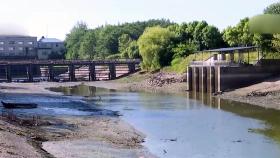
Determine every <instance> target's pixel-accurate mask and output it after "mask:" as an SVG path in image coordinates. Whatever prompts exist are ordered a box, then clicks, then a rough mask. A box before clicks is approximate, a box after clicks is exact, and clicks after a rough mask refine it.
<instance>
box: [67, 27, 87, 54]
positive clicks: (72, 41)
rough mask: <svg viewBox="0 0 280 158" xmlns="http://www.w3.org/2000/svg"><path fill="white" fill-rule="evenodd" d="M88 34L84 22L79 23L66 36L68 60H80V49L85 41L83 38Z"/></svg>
mask: <svg viewBox="0 0 280 158" xmlns="http://www.w3.org/2000/svg"><path fill="white" fill-rule="evenodd" d="M86 32H87V24H86V23H84V22H78V23H77V24H76V25H75V26H74V27H73V28H72V30H71V31H70V33H69V34H67V35H66V39H65V43H66V49H67V53H66V58H67V59H78V58H79V49H80V44H81V41H82V39H83V36H84V35H85V34H86Z"/></svg>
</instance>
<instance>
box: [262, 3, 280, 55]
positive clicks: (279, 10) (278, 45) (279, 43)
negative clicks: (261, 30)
mask: <svg viewBox="0 0 280 158" xmlns="http://www.w3.org/2000/svg"><path fill="white" fill-rule="evenodd" d="M264 14H280V2H277V3H273V4H271V5H269V6H268V7H267V8H265V9H264ZM261 38H262V39H263V40H264V41H265V42H263V43H265V47H266V48H268V47H269V46H270V45H272V49H274V50H276V51H277V52H280V34H274V35H262V37H261ZM268 41H271V43H270V42H268ZM268 49H269V48H268Z"/></svg>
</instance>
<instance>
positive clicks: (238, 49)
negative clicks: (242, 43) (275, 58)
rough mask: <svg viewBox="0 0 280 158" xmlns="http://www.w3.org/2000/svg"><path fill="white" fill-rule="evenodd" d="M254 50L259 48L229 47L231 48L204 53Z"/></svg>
mask: <svg viewBox="0 0 280 158" xmlns="http://www.w3.org/2000/svg"><path fill="white" fill-rule="evenodd" d="M253 48H257V47H256V46H250V47H229V48H219V49H212V50H205V51H204V52H221V53H225V52H233V51H245V50H250V49H253Z"/></svg>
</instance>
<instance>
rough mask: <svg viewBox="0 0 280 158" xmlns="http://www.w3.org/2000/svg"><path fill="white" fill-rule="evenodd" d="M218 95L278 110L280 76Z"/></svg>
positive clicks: (279, 102) (279, 106)
mask: <svg viewBox="0 0 280 158" xmlns="http://www.w3.org/2000/svg"><path fill="white" fill-rule="evenodd" d="M218 97H221V98H224V99H229V100H234V101H239V102H244V103H249V104H254V105H258V106H262V107H265V108H273V109H277V110H280V101H279V98H280V77H275V78H272V79H269V80H266V81H264V82H262V83H259V84H255V85H252V86H249V87H245V88H240V89H236V90H234V91H231V92H225V93H223V94H222V95H220V96H218Z"/></svg>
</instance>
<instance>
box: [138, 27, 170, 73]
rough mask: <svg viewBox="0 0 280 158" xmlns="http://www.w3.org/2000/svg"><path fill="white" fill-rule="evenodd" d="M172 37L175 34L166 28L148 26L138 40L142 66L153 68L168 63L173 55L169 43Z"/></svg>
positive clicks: (148, 68)
mask: <svg viewBox="0 0 280 158" xmlns="http://www.w3.org/2000/svg"><path fill="white" fill-rule="evenodd" d="M174 37H175V34H174V33H173V32H171V31H170V30H169V29H167V28H162V27H160V26H156V27H148V28H147V29H146V30H145V32H144V33H143V35H142V36H140V38H139V40H138V46H139V51H140V54H141V56H142V59H143V62H142V65H141V66H142V68H143V69H147V70H155V69H159V68H161V67H163V66H166V65H169V64H170V62H171V60H172V56H173V54H172V52H171V49H170V45H171V41H172V38H174Z"/></svg>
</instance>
